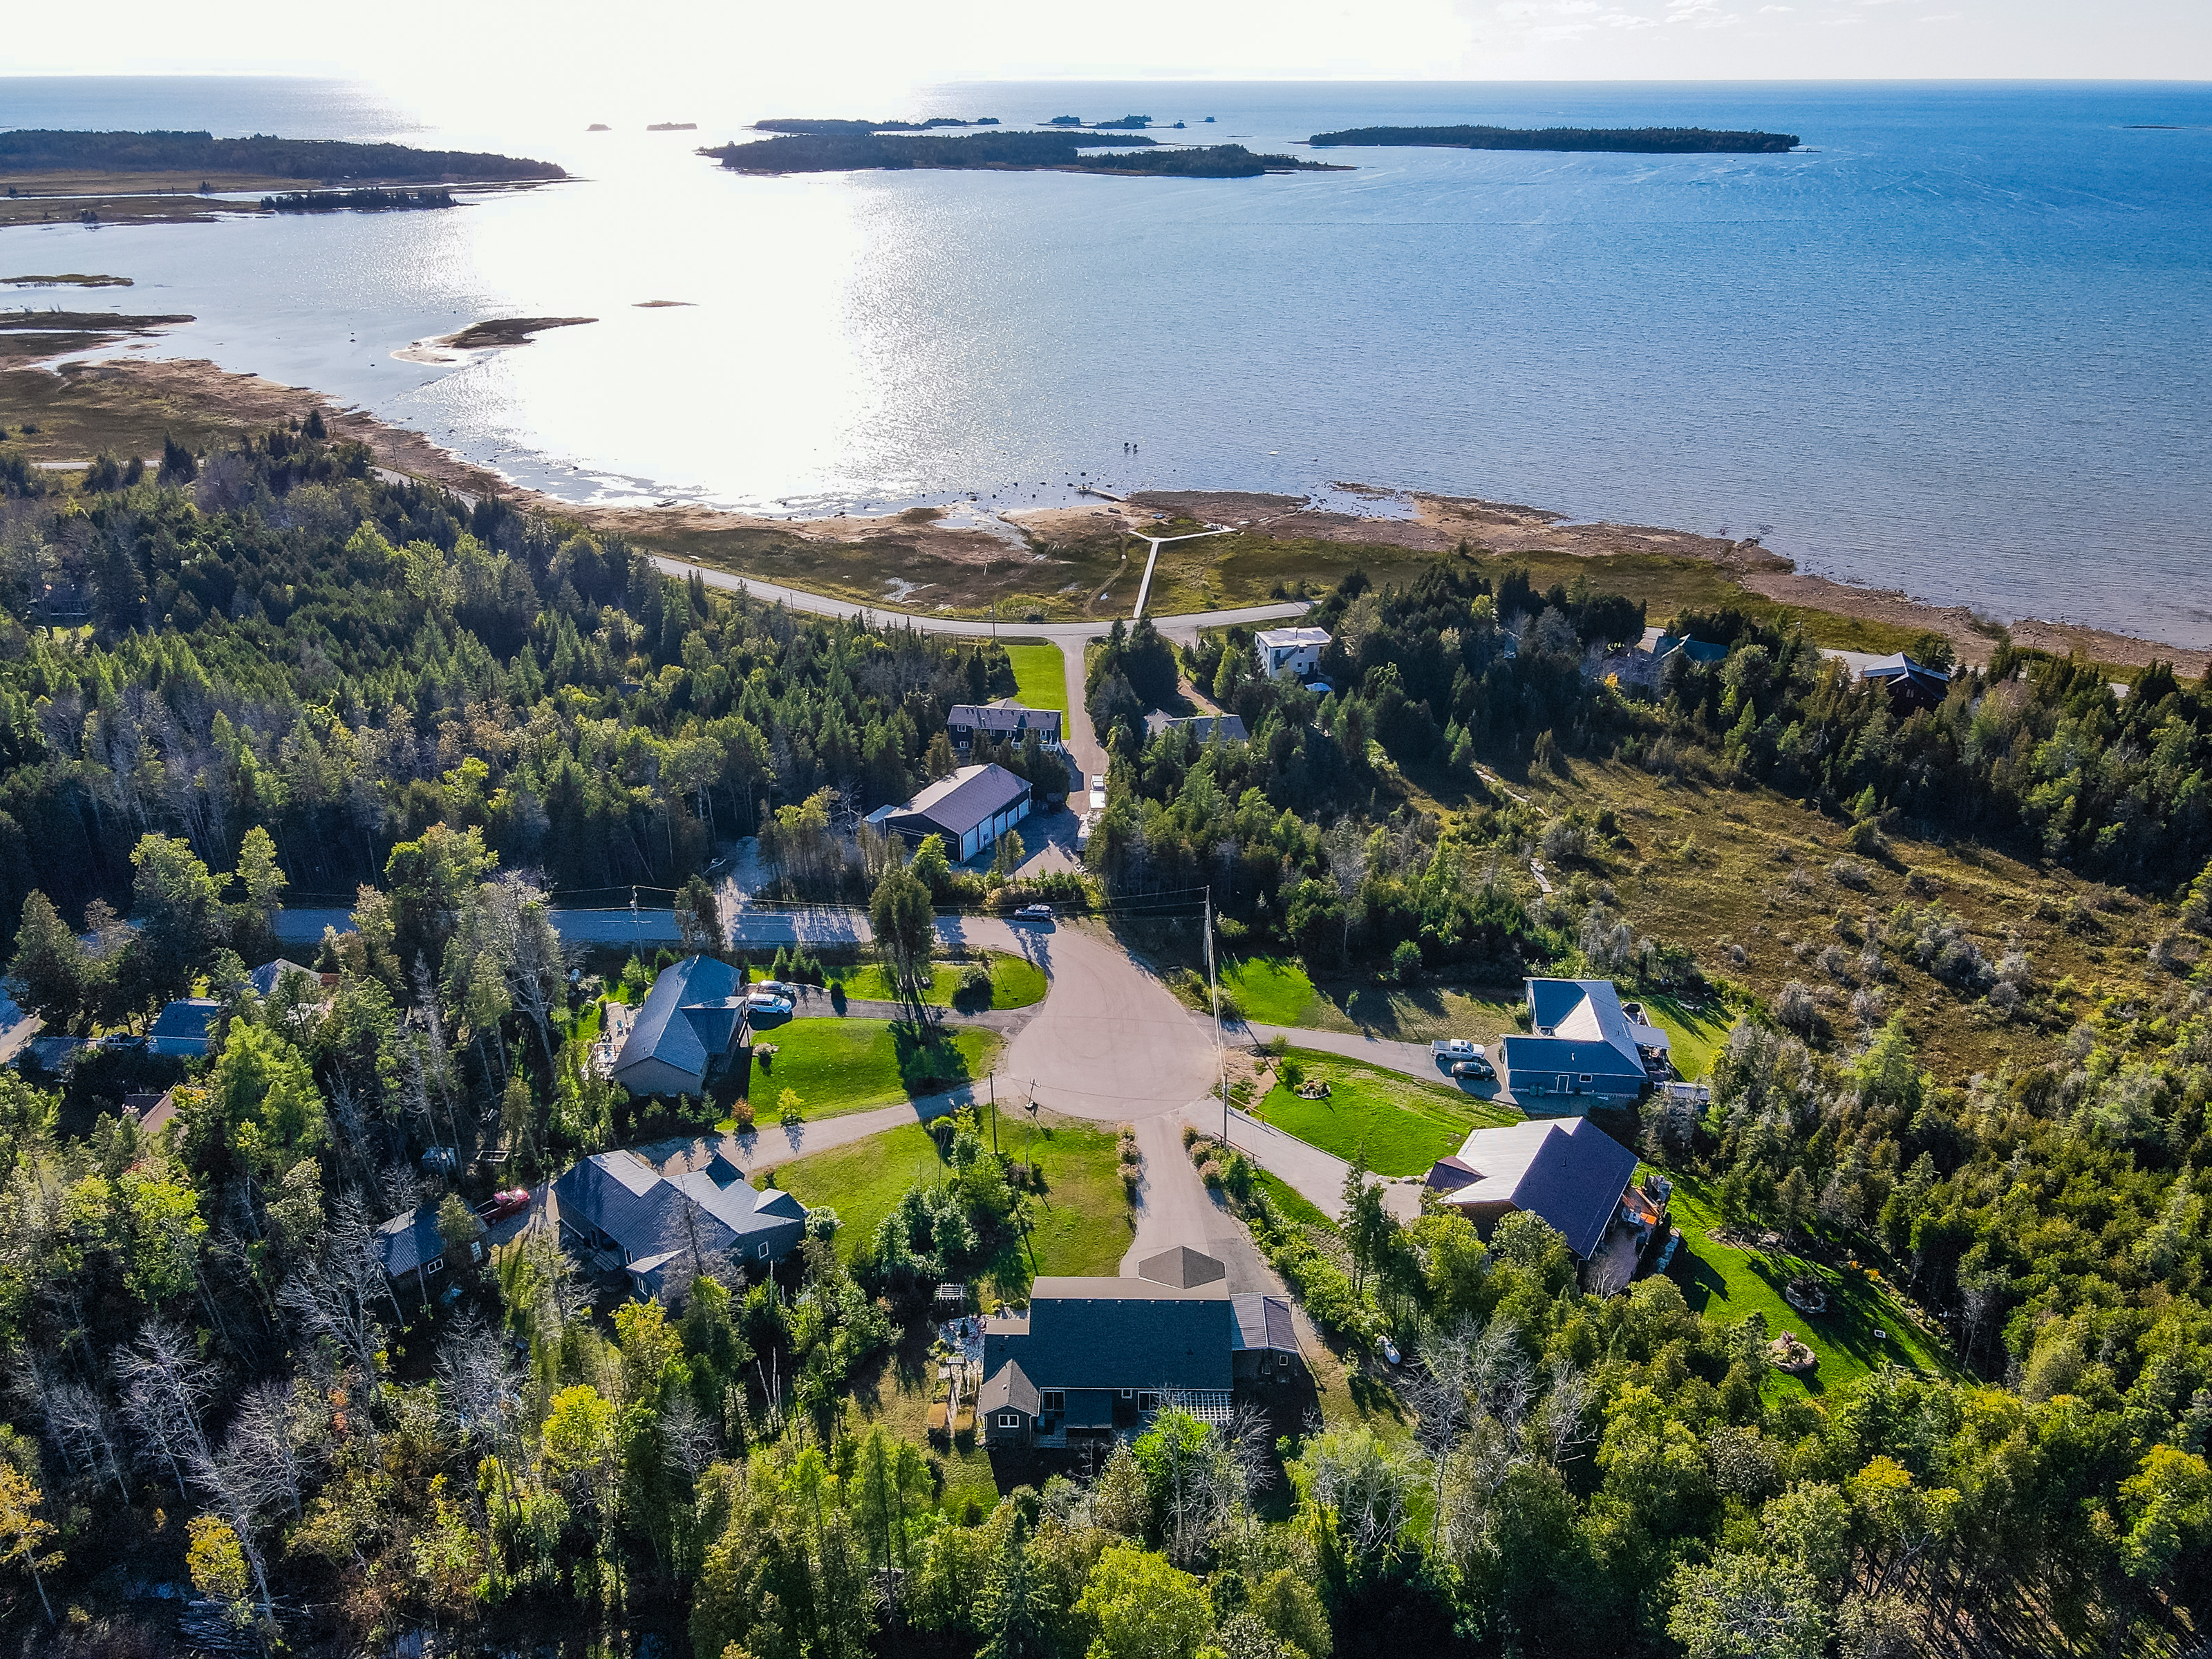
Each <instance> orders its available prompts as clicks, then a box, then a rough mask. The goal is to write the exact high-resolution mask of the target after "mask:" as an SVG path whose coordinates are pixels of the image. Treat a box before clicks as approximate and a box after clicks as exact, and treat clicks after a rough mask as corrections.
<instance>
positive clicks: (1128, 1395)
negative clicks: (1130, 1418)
mask: <svg viewBox="0 0 2212 1659" xmlns="http://www.w3.org/2000/svg"><path fill="white" fill-rule="evenodd" d="M1136 1397H1137V1391H1136V1390H1135V1389H1122V1390H1121V1398H1122V1399H1124V1400H1134V1399H1135V1398H1136Z"/></svg>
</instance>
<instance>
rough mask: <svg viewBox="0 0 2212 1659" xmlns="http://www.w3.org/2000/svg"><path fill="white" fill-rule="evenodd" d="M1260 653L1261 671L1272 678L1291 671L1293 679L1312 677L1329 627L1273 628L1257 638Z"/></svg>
mask: <svg viewBox="0 0 2212 1659" xmlns="http://www.w3.org/2000/svg"><path fill="white" fill-rule="evenodd" d="M1254 648H1255V650H1256V651H1257V652H1258V653H1259V657H1260V671H1261V673H1262V674H1265V675H1267V676H1269V677H1270V678H1273V677H1274V676H1276V675H1279V674H1288V675H1290V676H1291V678H1293V679H1301V680H1303V679H1310V678H1312V677H1313V674H1314V672H1315V671H1316V670H1317V669H1319V668H1320V666H1321V653H1322V652H1323V651H1325V650H1327V649H1328V629H1325V628H1270V629H1267V630H1265V631H1264V632H1262V633H1261V635H1259V636H1258V637H1257V638H1256V639H1255V641H1254Z"/></svg>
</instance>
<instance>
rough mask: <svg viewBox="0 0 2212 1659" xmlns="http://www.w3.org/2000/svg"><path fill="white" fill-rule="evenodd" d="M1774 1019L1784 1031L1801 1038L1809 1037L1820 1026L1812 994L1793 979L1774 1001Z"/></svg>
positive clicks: (1816, 1006) (1817, 1006)
mask: <svg viewBox="0 0 2212 1659" xmlns="http://www.w3.org/2000/svg"><path fill="white" fill-rule="evenodd" d="M1774 1018H1775V1019H1776V1020H1777V1021H1778V1022H1779V1023H1780V1024H1781V1025H1782V1026H1783V1028H1784V1030H1790V1031H1795V1032H1796V1034H1797V1035H1798V1036H1801V1037H1803V1036H1811V1035H1812V1034H1813V1032H1814V1029H1815V1028H1816V1027H1817V1026H1818V1025H1819V1024H1820V1006H1819V1005H1818V1004H1816V1003H1815V1002H1814V1000H1813V994H1812V992H1811V991H1809V990H1808V989H1807V988H1806V987H1804V986H1802V985H1801V984H1799V983H1798V982H1797V981H1796V980H1794V979H1793V980H1791V981H1790V983H1789V984H1787V985H1785V986H1784V987H1782V994H1781V995H1780V996H1778V997H1777V998H1775V1000H1774Z"/></svg>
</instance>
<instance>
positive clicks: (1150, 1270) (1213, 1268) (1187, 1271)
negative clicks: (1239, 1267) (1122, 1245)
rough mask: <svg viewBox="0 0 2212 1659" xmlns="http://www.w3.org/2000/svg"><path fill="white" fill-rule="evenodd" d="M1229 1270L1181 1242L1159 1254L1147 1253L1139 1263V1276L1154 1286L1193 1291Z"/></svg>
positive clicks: (1203, 1253) (1202, 1252)
mask: <svg viewBox="0 0 2212 1659" xmlns="http://www.w3.org/2000/svg"><path fill="white" fill-rule="evenodd" d="M1228 1272H1229V1269H1228V1268H1226V1267H1224V1266H1222V1265H1221V1263H1220V1262H1218V1261H1215V1260H1214V1259H1213V1258H1212V1256H1210V1255H1206V1253H1205V1252H1204V1251H1202V1250H1194V1249H1191V1248H1190V1246H1189V1245H1188V1244H1178V1245H1176V1247H1175V1248H1174V1249H1171V1250H1162V1251H1161V1252H1160V1253H1159V1254H1158V1255H1148V1256H1146V1258H1145V1259H1144V1260H1143V1261H1139V1263H1138V1264H1137V1276H1138V1277H1139V1278H1140V1279H1151V1280H1152V1282H1153V1283H1154V1284H1155V1285H1174V1286H1176V1288H1177V1289H1178V1290H1185V1291H1188V1290H1192V1289H1194V1288H1195V1287H1197V1286H1198V1285H1211V1284H1212V1283H1213V1281H1214V1280H1215V1279H1220V1278H1222V1277H1224V1276H1225V1274H1226V1273H1228Z"/></svg>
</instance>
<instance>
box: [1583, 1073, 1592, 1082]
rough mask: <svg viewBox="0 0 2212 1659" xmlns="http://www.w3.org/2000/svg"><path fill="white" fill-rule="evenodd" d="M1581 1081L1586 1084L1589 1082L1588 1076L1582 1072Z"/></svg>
mask: <svg viewBox="0 0 2212 1659" xmlns="http://www.w3.org/2000/svg"><path fill="white" fill-rule="evenodd" d="M1582 1080H1583V1082H1585V1083H1588V1082H1589V1080H1590V1074H1589V1073H1588V1072H1584V1073H1583V1077H1582Z"/></svg>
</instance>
